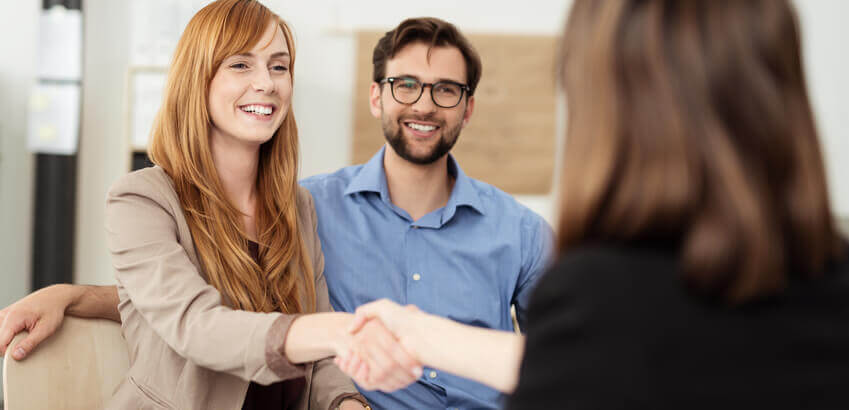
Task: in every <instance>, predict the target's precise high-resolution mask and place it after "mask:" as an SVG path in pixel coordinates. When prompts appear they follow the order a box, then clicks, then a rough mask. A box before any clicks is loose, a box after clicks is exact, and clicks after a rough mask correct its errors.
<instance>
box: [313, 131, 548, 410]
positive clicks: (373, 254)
mask: <svg viewBox="0 0 849 410" xmlns="http://www.w3.org/2000/svg"><path fill="white" fill-rule="evenodd" d="M384 150H385V147H384V148H383V149H381V150H380V152H378V153H377V154H376V155H375V156H374V157H372V159H371V160H370V161H369V162H368V163H366V164H365V165H356V166H351V167H346V168H342V169H340V170H339V171H337V172H334V173H332V174H325V175H317V176H314V177H310V178H307V179H305V180H303V181H301V185H303V186H304V187H306V188H307V189H308V190H309V191H310V192H311V193H312V195H313V198H314V199H315V208H316V212H317V214H318V234H319V237H320V239H321V245H322V250H323V251H324V261H325V267H324V275H325V277H326V279H327V287H328V290H329V293H330V303H331V305H333V308H334V309H335V310H337V311H346V312H353V311H354V310H355V309H356V308H357V307H358V306H360V305H362V304H364V303H368V302H371V301H374V300H376V299H380V298H387V299H391V300H393V301H395V302H397V303H400V304H414V305H416V306H418V307H419V308H421V309H422V310H424V311H426V312H429V313H434V314H437V315H440V316H444V317H447V318H450V319H453V320H456V321H458V322H461V323H465V324H468V325H473V326H480V327H486V328H492V329H501V330H512V329H513V325H512V320H511V317H510V305H512V304H515V306H516V311H517V317H518V320H519V323H520V326H521V325H522V324H523V322H524V320H525V312H526V309H527V306H528V299H529V297H530V294H531V289H532V287H533V285H534V283H535V282H536V280H537V279H538V278H539V277H540V276H541V275H542V274H543V272H544V270H545V268H546V267H547V265H548V262H549V256H550V250H551V243H552V237H553V235H552V231H551V228H550V227H549V226H548V224H547V223H546V222H545V221H544V220H543V219H542V218H541V217H540V216H539V215H537V214H535V213H534V212H532V211H531V210H529V209H528V208H526V207H524V206H522V205H521V204H519V203H518V202H516V200H515V199H513V198H512V197H511V196H510V195H507V194H506V193H504V192H502V191H500V190H499V189H497V188H495V187H493V186H491V185H488V184H486V183H483V182H480V181H476V180H474V179H471V178H469V177H467V176H466V175H465V174H464V173H463V171H462V170H461V169H460V167H459V166H457V163H456V161H455V160H454V158H453V157H451V156H449V157H448V170H449V172H450V173H451V174H452V175H453V176H454V177H455V178H456V179H455V183H454V188H453V191H452V192H451V197H450V199H449V200H448V204H447V205H446V206H445V207H443V208H440V209H437V210H435V211H433V212H431V213H429V214H427V215H425V216H423V217H422V218H421V219H419V220H418V221H413V220H412V218H410V216H409V214H408V213H407V212H406V211H404V210H403V209H401V208H398V207H397V206H395V205H394V204H392V202H391V200H390V198H389V191H388V188H387V184H386V173H385V172H384V169H383V155H384ZM445 348H446V349H450V348H451V346H448V345H446V346H445ZM492 360H501V358H499V357H493V358H492ZM362 393H363V395H364V396H365V397H366V398H367V399H368V400H369V402H370V403H372V405H374V406H375V407H376V408H379V409H409V408H412V409H450V408H462V409H470V408H474V409H479V408H497V407H499V406H500V404H501V401H502V395H501V394H500V393H498V392H497V391H495V390H493V389H491V388H489V387H486V386H484V385H482V384H479V383H476V382H473V381H470V380H468V379H465V378H461V377H458V376H455V375H452V374H449V373H445V372H442V371H440V370H437V369H431V368H425V369H424V374H423V376H422V378H421V379H420V380H419V381H418V382H416V383H414V384H412V385H410V386H409V387H407V388H405V389H403V390H399V391H396V392H393V393H388V394H387V393H382V392H377V391H362Z"/></svg>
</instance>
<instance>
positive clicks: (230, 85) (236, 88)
mask: <svg viewBox="0 0 849 410" xmlns="http://www.w3.org/2000/svg"><path fill="white" fill-rule="evenodd" d="M290 61H291V58H290V55H289V47H288V46H287V45H286V40H285V38H284V37H283V31H282V30H281V29H280V27H279V26H278V25H277V24H270V25H269V26H268V28H266V30H265V34H263V36H262V38H261V39H260V40H259V42H257V44H256V46H254V48H253V49H251V50H250V51H248V52H246V53H244V54H237V55H233V56H230V57H227V58H225V59H224V61H223V62H222V63H221V66H219V67H218V71H216V72H215V76H214V77H213V78H212V82H211V83H210V85H209V115H210V117H211V119H212V135H211V137H212V138H213V140H216V139H224V140H229V141H221V142H224V143H234V142H237V143H255V144H257V145H259V144H262V143H264V142H266V141H268V140H269V139H271V137H272V136H274V133H275V132H276V131H277V129H278V128H280V124H281V123H283V119H284V118H286V112H287V111H288V110H289V102H290V101H291V99H292V77H291V74H290V72H289V64H290Z"/></svg>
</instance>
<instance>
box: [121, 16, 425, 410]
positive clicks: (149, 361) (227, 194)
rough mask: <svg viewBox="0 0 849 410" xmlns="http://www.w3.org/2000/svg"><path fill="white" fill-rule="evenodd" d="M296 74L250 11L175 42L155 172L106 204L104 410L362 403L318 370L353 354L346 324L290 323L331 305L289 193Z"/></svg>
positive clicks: (299, 196)
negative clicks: (114, 285) (123, 372)
mask: <svg viewBox="0 0 849 410" xmlns="http://www.w3.org/2000/svg"><path fill="white" fill-rule="evenodd" d="M294 62H295V49H294V44H293V42H292V35H291V32H290V30H289V28H288V26H287V25H286V23H285V22H284V21H283V20H282V19H281V18H280V17H278V16H276V15H275V14H273V13H272V12H271V11H269V10H268V9H267V8H266V7H265V6H263V5H262V4H260V3H259V2H256V1H252V0H219V1H215V2H212V3H210V4H209V5H208V6H206V7H204V8H203V9H202V10H200V11H199V12H198V13H197V14H196V15H195V16H194V17H193V18H192V19H191V21H190V22H189V24H188V25H187V27H186V29H185V31H184V33H183V35H182V37H181V38H180V41H179V43H178V44H177V50H176V52H175V55H174V59H173V63H172V65H171V70H170V72H169V74H168V81H167V86H166V89H165V97H164V99H163V103H162V106H161V108H160V111H159V113H158V115H157V117H156V120H155V123H154V126H153V129H152V132H151V144H150V150H149V154H150V158H151V160H152V161H153V162H154V164H156V166H155V167H152V168H147V169H144V170H141V171H137V172H134V173H131V174H129V175H126V176H124V177H122V178H120V179H119V180H118V181H117V182H116V183H115V184H114V185H113V186H112V188H111V189H110V191H109V194H108V196H107V203H106V229H107V238H108V242H109V248H110V251H111V253H112V261H113V265H114V267H115V269H116V279H117V282H118V296H119V298H120V305H119V311H120V316H121V321H122V323H123V336H124V338H125V339H126V341H127V344H128V347H129V349H128V350H129V351H130V352H131V355H130V356H131V357H130V369H129V371H128V374H127V376H126V378H125V380H123V382H122V383H121V384H120V386H119V387H118V389H117V391H116V393H115V395H114V396H113V398H112V400H111V402H110V403H109V407H110V408H154V407H156V408H160V407H163V406H164V407H166V408H180V409H233V408H239V407H240V406H241V407H242V408H246V409H259V408H274V409H307V408H321V409H327V408H337V407H340V408H343V409H363V408H364V407H365V405H366V403H365V401H364V399H362V397H361V396H359V394H358V393H357V391H356V389H355V388H354V386H353V384H352V383H351V381H350V380H349V379H348V378H347V377H346V376H345V375H344V374H342V373H341V372H340V371H339V370H338V369H336V368H335V367H333V366H332V364H331V363H330V362H329V361H327V360H326V359H325V358H327V357H328V356H332V355H334V354H338V353H342V352H345V351H346V350H347V349H350V348H351V346H350V343H351V342H350V340H351V338H350V337H348V336H347V335H346V334H345V332H344V328H345V326H346V325H347V324H348V322H349V321H350V315H349V314H344V313H316V314H310V315H302V314H304V313H313V312H317V311H329V310H330V305H329V301H328V297H327V286H326V283H325V282H324V278H323V276H322V275H321V273H322V271H323V264H324V261H323V257H322V253H321V246H320V244H319V240H318V237H317V235H316V232H315V229H316V219H315V210H314V208H313V203H312V197H311V196H310V194H309V193H308V192H307V191H306V190H305V189H303V188H299V187H298V185H297V169H298V135H297V129H296V127H295V118H294V115H293V113H292V111H291V110H290V103H291V99H292V81H293V78H292V73H293V67H294ZM296 318H297V319H298V320H297V322H296V321H295V319H296ZM337 329H338V330H337ZM396 347H397V346H396ZM321 359H325V360H321ZM313 362H315V363H313ZM409 362H410V363H414V362H413V360H412V359H409ZM410 366H412V364H411V365H410ZM410 378H412V376H410Z"/></svg>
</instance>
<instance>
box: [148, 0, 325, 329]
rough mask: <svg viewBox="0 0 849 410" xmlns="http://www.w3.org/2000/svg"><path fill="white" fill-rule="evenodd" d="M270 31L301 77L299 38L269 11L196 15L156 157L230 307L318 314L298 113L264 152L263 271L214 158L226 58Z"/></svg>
mask: <svg viewBox="0 0 849 410" xmlns="http://www.w3.org/2000/svg"><path fill="white" fill-rule="evenodd" d="M270 24H276V25H277V26H279V27H280V29H281V30H282V31H283V35H284V37H285V39H286V44H287V46H288V47H289V53H290V54H291V63H290V70H291V73H292V74H293V75H294V66H295V45H294V43H293V41H292V33H291V31H290V30H289V27H288V26H287V25H286V23H285V22H284V21H283V20H282V19H281V18H280V17H279V16H277V15H275V14H274V13H272V12H271V11H270V10H268V9H267V8H266V7H265V6H263V5H262V4H260V3H259V2H257V1H253V0H219V1H215V2H213V3H210V4H209V5H207V6H206V7H204V8H203V9H202V10H200V11H199V12H198V13H197V14H195V16H194V17H193V18H192V19H191V21H190V22H189V24H188V25H187V26H186V29H185V31H184V32H183V35H182V37H181V38H180V41H179V43H178V44H177V50H176V52H175V54H174V61H173V62H172V64H171V70H170V72H169V74H168V81H167V87H166V89H165V96H164V100H163V103H162V107H161V109H160V111H159V113H158V115H157V117H156V121H155V123H154V126H153V131H152V140H151V143H150V148H149V155H150V158H151V160H152V161H153V162H154V163H155V164H157V165H159V166H160V167H162V168H163V169H164V170H165V172H166V173H168V175H169V176H170V177H171V179H172V180H173V181H174V186H175V190H176V191H177V195H178V196H179V198H180V203H181V205H182V208H183V213H184V215H185V217H186V221H187V222H188V225H189V228H190V229H191V233H192V239H193V240H194V245H195V248H196V250H197V254H198V256H199V258H200V261H201V264H202V268H203V272H204V274H205V275H206V278H207V280H208V281H209V283H210V284H211V285H212V286H214V287H215V288H216V289H218V290H219V291H220V292H221V294H222V295H223V297H224V300H225V303H227V304H228V305H229V306H231V307H233V308H236V309H242V310H250V311H256V312H271V311H282V312H285V313H295V312H306V311H313V310H314V309H315V287H314V283H313V275H314V273H313V266H312V263H311V260H310V255H309V252H308V251H307V248H306V245H305V243H304V240H303V238H302V236H301V231H302V230H303V229H309V228H310V227H303V226H299V223H298V209H297V193H298V184H297V180H298V132H297V127H296V125H295V116H294V114H293V113H292V108H291V106H290V107H289V110H288V112H287V113H286V117H285V119H284V120H283V123H282V125H281V126H280V129H278V130H277V132H276V133H275V135H274V136H273V137H272V138H271V140H270V141H268V142H266V143H264V144H262V146H261V147H260V154H259V156H260V158H259V166H258V176H257V181H256V184H257V198H258V199H257V210H256V224H257V231H258V235H257V236H258V237H257V241H258V243H259V258H258V260H259V263H257V262H256V261H255V260H254V259H253V258H252V256H251V255H250V254H249V251H248V244H249V239H248V236H247V234H246V232H245V230H244V229H242V213H241V212H240V211H239V210H237V209H236V207H235V206H233V204H232V203H231V202H229V201H228V200H227V198H226V196H225V194H224V190H223V188H222V185H221V181H220V180H219V178H218V174H217V172H216V169H215V164H214V163H213V161H212V153H211V151H210V127H211V122H210V116H209V110H208V98H209V85H210V82H211V81H212V78H213V76H214V75H215V72H216V71H217V70H218V67H219V66H220V65H221V62H222V61H223V60H224V59H225V58H227V57H229V56H231V55H234V54H239V53H243V52H247V51H249V50H250V49H251V48H253V47H254V46H255V45H256V44H257V42H258V41H259V40H260V39H261V37H262V35H263V32H264V29H265V28H266V27H268V26H269V25H270Z"/></svg>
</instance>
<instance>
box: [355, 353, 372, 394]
mask: <svg viewBox="0 0 849 410" xmlns="http://www.w3.org/2000/svg"><path fill="white" fill-rule="evenodd" d="M369 373H370V372H369V366H368V364H366V362H365V360H357V367H356V369H354V378H355V379H357V380H360V381H361V383H362V384H363V387H365V388H366V389H368V390H375V389H376V386H375V385H374V383H372V382H371V380H370V374H369Z"/></svg>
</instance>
